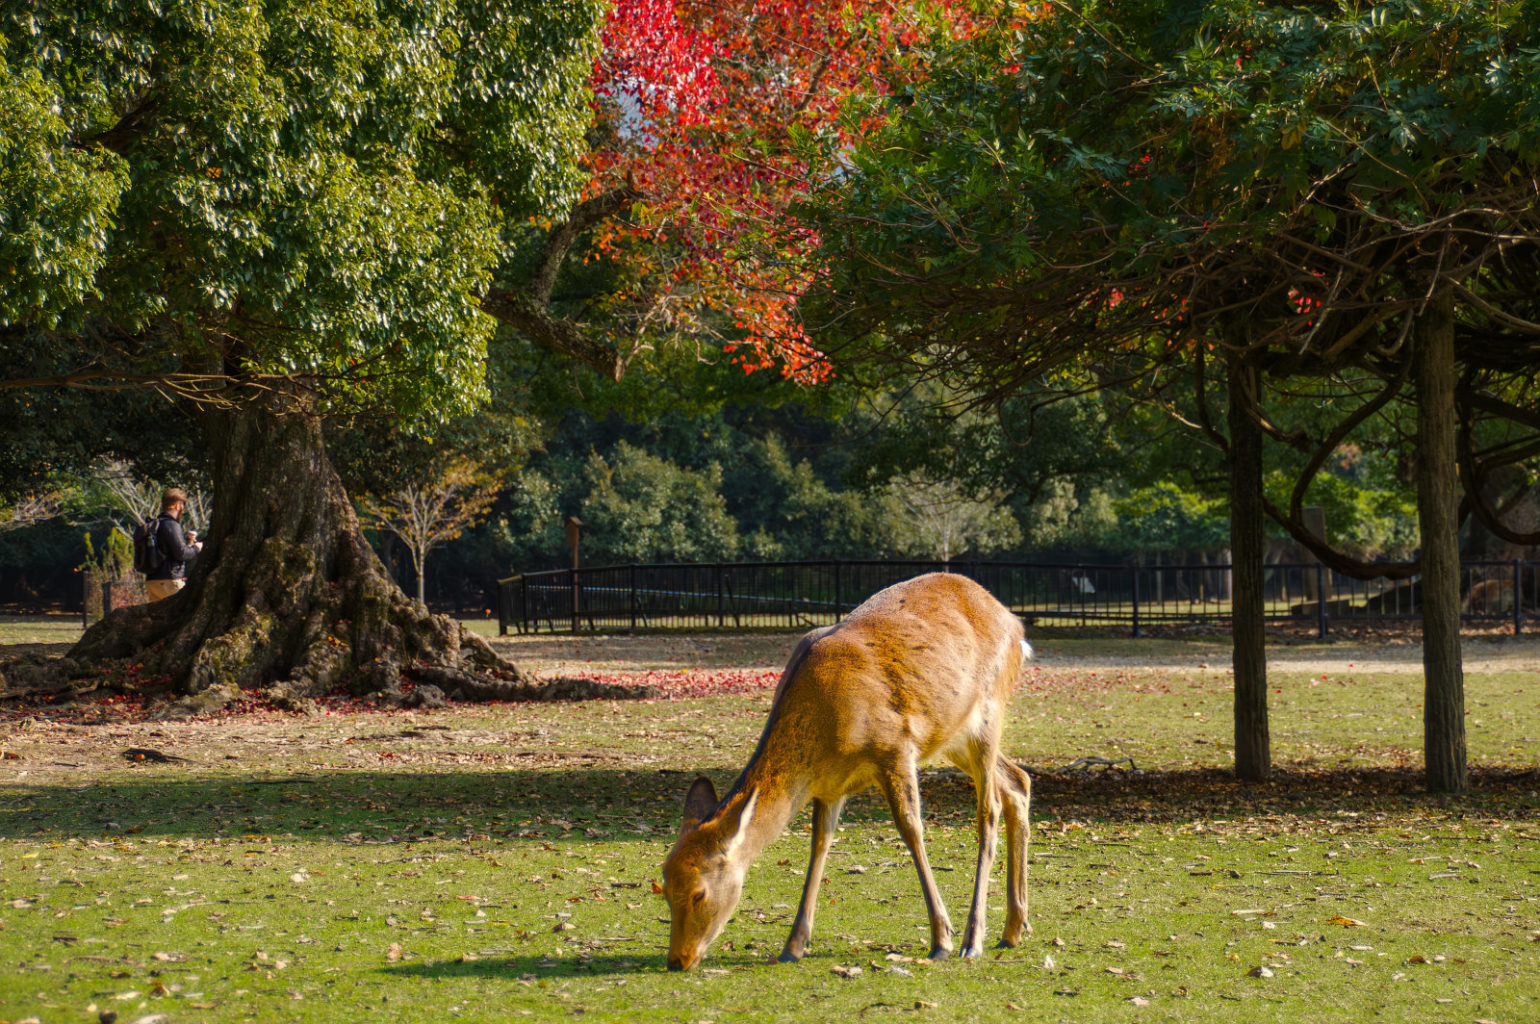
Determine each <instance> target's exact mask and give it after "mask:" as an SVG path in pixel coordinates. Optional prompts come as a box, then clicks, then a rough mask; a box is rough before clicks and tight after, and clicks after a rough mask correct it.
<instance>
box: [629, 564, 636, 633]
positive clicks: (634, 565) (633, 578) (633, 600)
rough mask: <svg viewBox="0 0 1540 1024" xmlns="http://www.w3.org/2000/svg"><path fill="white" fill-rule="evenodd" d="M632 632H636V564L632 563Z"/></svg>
mask: <svg viewBox="0 0 1540 1024" xmlns="http://www.w3.org/2000/svg"><path fill="white" fill-rule="evenodd" d="M630 576H631V632H633V633H635V632H636V563H635V562H632V563H631V572H630Z"/></svg>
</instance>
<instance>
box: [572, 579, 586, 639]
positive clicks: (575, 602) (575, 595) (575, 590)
mask: <svg viewBox="0 0 1540 1024" xmlns="http://www.w3.org/2000/svg"><path fill="white" fill-rule="evenodd" d="M581 588H582V584H581V583H579V582H578V571H577V569H575V568H574V569H573V570H572V632H574V633H576V632H578V630H579V616H580V614H581V612H580V609H581V607H582V603H583V598H582V593H583V592H582V589H581Z"/></svg>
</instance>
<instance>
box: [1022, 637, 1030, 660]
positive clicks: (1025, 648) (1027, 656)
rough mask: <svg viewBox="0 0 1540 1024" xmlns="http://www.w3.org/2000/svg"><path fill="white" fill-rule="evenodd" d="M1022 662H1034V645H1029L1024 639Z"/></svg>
mask: <svg viewBox="0 0 1540 1024" xmlns="http://www.w3.org/2000/svg"><path fill="white" fill-rule="evenodd" d="M1021 660H1022V661H1031V660H1032V645H1031V644H1029V643H1027V641H1026V640H1025V639H1023V640H1022V641H1021Z"/></svg>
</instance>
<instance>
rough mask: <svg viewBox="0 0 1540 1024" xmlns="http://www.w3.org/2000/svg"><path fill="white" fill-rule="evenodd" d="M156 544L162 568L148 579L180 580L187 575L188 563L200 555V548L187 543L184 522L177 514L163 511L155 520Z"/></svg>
mask: <svg viewBox="0 0 1540 1024" xmlns="http://www.w3.org/2000/svg"><path fill="white" fill-rule="evenodd" d="M155 546H156V547H157V548H159V549H160V554H161V557H162V558H163V559H164V561H162V562H161V563H160V568H159V569H156V570H155V571H154V572H152V573H150V575H149V576H148V577H146V578H147V579H152V580H179V579H183V578H184V577H186V575H187V563H188V562H190V561H192V560H193V559H194V558H197V557H198V549H197V548H195V547H193V546H192V545H191V544H189V543H187V535H186V534H184V533H183V532H182V524H181V523H180V522H178V521H177V518H176V516H174V515H171V514H170V513H168V512H162V513H161V514H160V515H159V516H157V517H156V520H155Z"/></svg>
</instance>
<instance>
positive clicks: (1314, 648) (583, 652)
mask: <svg viewBox="0 0 1540 1024" xmlns="http://www.w3.org/2000/svg"><path fill="white" fill-rule="evenodd" d="M797 639H798V636H797V635H793V634H756V635H750V636H727V635H723V636H718V635H714V634H699V635H692V636H608V637H588V636H562V635H541V636H509V637H497V638H494V639H493V645H494V646H495V647H497V649H498V650H499V651H501V652H502V653H503V654H504V655H506V656H507V657H508V658H509V659H511V660H512V661H514V662H515V663H517V664H520V665H524V666H526V667H528V668H530V669H533V670H535V671H537V672H542V673H548V672H552V671H556V670H560V671H562V672H581V671H583V670H584V669H585V668H586V669H588V670H589V671H594V672H610V671H620V670H626V669H656V670H687V669H698V668H766V667H769V668H779V667H781V666H782V665H784V664H785V662H786V659H787V657H789V656H790V654H791V649H792V647H793V646H794V645H795V644H796V641H797ZM1464 655H1465V670H1466V671H1467V672H1540V635H1537V636H1520V637H1513V636H1502V635H1499V636H1477V637H1467V638H1466V639H1465V641H1464ZM1267 658H1268V667H1269V668H1270V669H1272V670H1274V671H1280V672H1332V671H1338V670H1341V669H1343V668H1345V667H1347V666H1352V667H1353V668H1355V669H1357V670H1359V671H1365V672H1421V671H1422V646H1421V644H1420V643H1419V642H1418V640H1417V638H1416V637H1408V636H1391V637H1386V638H1382V639H1375V640H1333V641H1326V642H1320V641H1297V640H1292V639H1290V640H1285V641H1281V642H1277V643H1269V645H1268V651H1267ZM1036 660H1037V662H1038V664H1040V665H1042V666H1043V667H1045V668H1048V667H1052V666H1056V665H1059V666H1064V667H1074V668H1095V667H1097V666H1106V667H1109V668H1152V669H1158V668H1182V669H1192V668H1208V669H1211V670H1218V671H1224V670H1228V669H1229V667H1230V646H1229V643H1228V641H1227V640H1224V639H1220V638H1215V637H1207V638H1196V639H1166V638H1150V639H1142V640H1129V639H1118V640H1104V639H1057V638H1046V639H1040V640H1039V641H1038V642H1037V659H1036Z"/></svg>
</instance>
